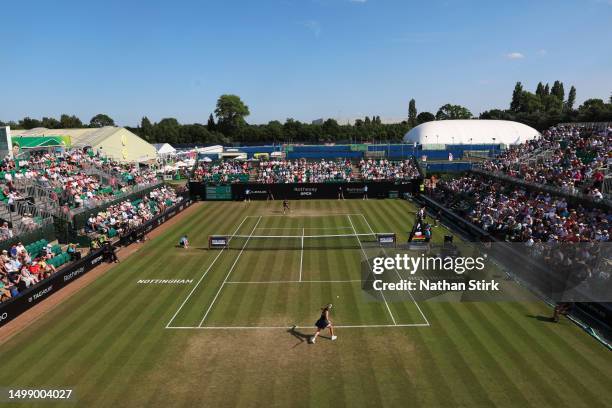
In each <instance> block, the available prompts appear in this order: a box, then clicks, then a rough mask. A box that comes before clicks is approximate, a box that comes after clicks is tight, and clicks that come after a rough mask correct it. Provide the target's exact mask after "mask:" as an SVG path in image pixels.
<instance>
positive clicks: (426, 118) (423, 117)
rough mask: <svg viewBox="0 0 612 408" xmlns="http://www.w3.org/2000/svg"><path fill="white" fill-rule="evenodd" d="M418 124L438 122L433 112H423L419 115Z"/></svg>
mask: <svg viewBox="0 0 612 408" xmlns="http://www.w3.org/2000/svg"><path fill="white" fill-rule="evenodd" d="M416 119H417V124H419V125H420V124H421V123H425V122H433V121H434V120H436V117H435V116H434V114H433V113H431V112H421V113H419V114H418V115H417V117H416Z"/></svg>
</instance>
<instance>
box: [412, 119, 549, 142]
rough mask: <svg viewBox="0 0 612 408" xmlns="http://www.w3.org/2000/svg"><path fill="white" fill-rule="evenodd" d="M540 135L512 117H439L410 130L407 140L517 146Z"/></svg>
mask: <svg viewBox="0 0 612 408" xmlns="http://www.w3.org/2000/svg"><path fill="white" fill-rule="evenodd" d="M539 135H540V133H539V132H538V131H537V130H535V129H533V128H531V127H529V126H527V125H524V124H522V123H518V122H512V121H509V120H478V119H471V120H436V121H433V122H426V123H423V124H421V125H419V126H417V127H415V128H412V129H410V131H409V132H408V133H406V135H405V136H404V143H415V142H416V143H419V144H500V143H502V144H506V145H514V144H519V143H524V142H526V141H528V140H531V139H535V138H536V137H538V136H539Z"/></svg>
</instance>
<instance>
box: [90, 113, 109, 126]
mask: <svg viewBox="0 0 612 408" xmlns="http://www.w3.org/2000/svg"><path fill="white" fill-rule="evenodd" d="M104 126H115V121H114V120H113V119H112V118H111V117H110V116H108V115H105V114H104V113H98V114H97V115H96V116H94V117H93V118H91V120H90V121H89V127H92V128H101V127H104Z"/></svg>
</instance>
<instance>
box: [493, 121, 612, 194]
mask: <svg viewBox="0 0 612 408" xmlns="http://www.w3.org/2000/svg"><path fill="white" fill-rule="evenodd" d="M537 156H539V157H537ZM531 158H534V159H536V160H530V159H531ZM610 165H612V128H608V129H605V130H601V131H597V130H593V129H587V128H584V127H574V126H557V127H551V128H550V129H548V130H546V131H545V132H543V133H542V136H541V137H540V138H537V139H534V140H530V141H528V142H526V143H523V144H520V145H516V146H512V147H510V149H508V150H507V151H505V152H504V153H503V154H502V155H500V156H499V157H498V158H496V159H495V160H491V161H487V162H485V163H484V164H483V168H484V169H485V170H488V171H493V172H502V173H505V174H507V175H509V176H511V177H516V178H520V179H523V180H525V181H528V182H532V183H538V184H546V185H551V186H554V187H556V188H559V189H560V190H561V191H563V192H565V193H569V194H575V193H583V194H587V195H590V196H591V197H593V198H595V199H601V198H603V195H602V192H601V191H602V185H603V181H604V177H605V175H606V172H607V169H608V166H610Z"/></svg>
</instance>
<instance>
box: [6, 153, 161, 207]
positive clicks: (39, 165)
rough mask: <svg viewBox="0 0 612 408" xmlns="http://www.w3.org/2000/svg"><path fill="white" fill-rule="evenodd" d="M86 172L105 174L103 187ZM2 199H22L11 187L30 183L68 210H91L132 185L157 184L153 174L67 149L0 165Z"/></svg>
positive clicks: (31, 155)
mask: <svg viewBox="0 0 612 408" xmlns="http://www.w3.org/2000/svg"><path fill="white" fill-rule="evenodd" d="M90 168H94V169H98V170H100V171H103V172H105V173H106V174H107V175H108V177H106V184H103V183H102V181H101V178H100V176H99V175H97V174H95V173H92V172H88V171H87V170H88V169H90ZM0 172H1V173H2V176H1V177H0V182H2V181H4V183H3V184H2V193H3V195H2V197H0V198H2V199H3V200H4V201H6V203H7V204H9V205H12V204H13V203H14V202H15V201H17V200H20V199H23V198H25V197H22V196H21V195H20V194H19V191H18V189H17V188H16V185H15V183H17V182H19V181H20V180H22V179H26V180H33V181H35V182H36V184H37V185H39V186H40V187H42V188H44V189H49V190H50V191H51V192H52V198H53V199H54V200H57V201H58V202H59V203H60V205H68V206H69V207H70V208H80V207H89V208H92V207H95V206H97V205H100V204H101V203H102V202H104V201H105V200H107V199H109V198H112V197H114V196H116V195H117V194H119V193H124V192H127V191H130V190H131V188H132V186H135V185H148V184H153V183H156V182H157V176H156V173H155V171H154V170H151V169H148V168H145V169H141V168H139V166H138V165H134V164H124V163H120V162H116V161H113V160H110V159H107V158H104V157H100V156H96V155H94V154H93V153H92V152H91V151H90V150H86V149H71V150H68V151H66V152H63V153H49V152H32V153H31V154H30V155H29V157H28V158H27V159H25V158H20V159H16V160H15V159H11V158H8V157H7V158H5V159H4V160H3V161H2V163H0Z"/></svg>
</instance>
